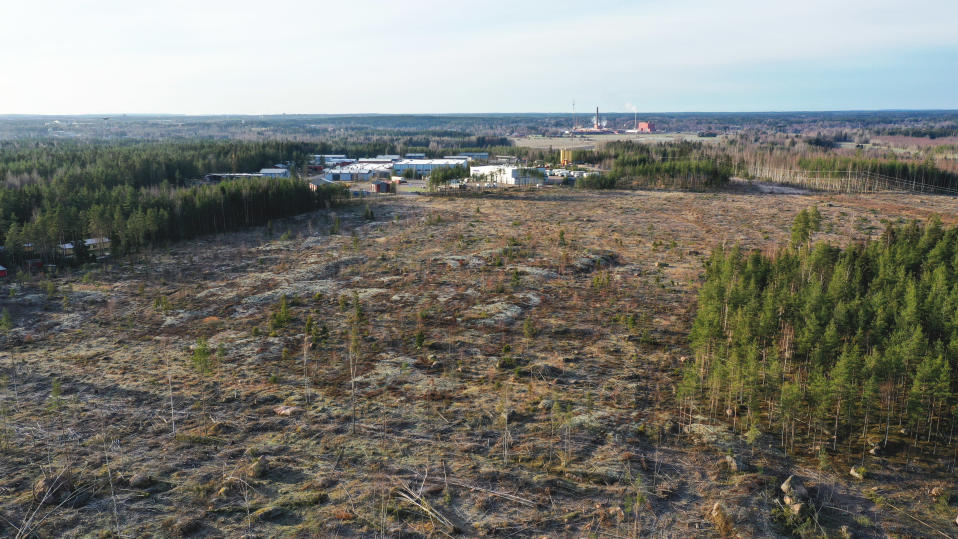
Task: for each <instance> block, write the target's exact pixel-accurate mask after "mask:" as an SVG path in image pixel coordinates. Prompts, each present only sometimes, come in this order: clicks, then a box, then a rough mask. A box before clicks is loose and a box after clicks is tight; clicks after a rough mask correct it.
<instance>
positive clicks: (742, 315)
mask: <svg viewBox="0 0 958 539" xmlns="http://www.w3.org/2000/svg"><path fill="white" fill-rule="evenodd" d="M820 222H821V217H820V215H819V212H818V210H817V209H815V208H812V209H810V210H803V211H802V212H801V213H800V214H799V215H798V218H797V219H796V220H795V223H794V225H793V228H792V239H791V244H790V245H788V246H787V247H784V248H782V249H781V250H779V251H778V252H776V253H774V254H772V255H768V254H763V253H760V252H752V253H746V252H742V250H740V249H739V248H737V247H732V248H729V249H722V248H719V249H717V250H715V251H714V252H713V253H712V256H711V258H710V259H709V261H708V262H707V266H706V267H707V269H706V277H705V283H704V284H703V286H702V288H701V291H700V294H699V301H698V311H697V315H696V318H695V322H694V325H693V329H692V332H691V336H690V339H691V344H692V348H693V350H694V352H695V362H694V365H692V366H690V367H688V368H687V369H686V371H685V377H684V380H683V381H682V383H681V386H680V390H679V395H680V403H681V404H680V405H681V406H682V407H683V410H684V411H685V412H686V414H687V417H689V416H690V415H692V414H704V415H707V416H708V417H710V418H716V417H722V418H726V419H727V420H728V421H730V422H731V423H732V425H733V426H734V428H736V429H738V430H739V431H742V432H749V431H753V432H760V431H764V432H773V433H776V434H777V435H778V437H779V438H780V442H781V444H782V446H783V447H785V448H786V449H787V450H788V451H792V452H796V451H807V450H811V451H813V452H820V453H824V452H829V453H841V454H845V455H847V456H853V455H854V456H856V458H857V457H861V458H862V460H863V461H864V459H865V454H866V452H867V451H882V450H883V449H884V448H885V446H886V445H887V444H888V443H889V439H894V440H901V441H903V442H904V443H906V444H907V446H908V451H909V455H911V454H912V452H914V451H915V450H916V449H921V450H922V451H925V452H928V453H937V454H941V453H942V452H944V453H945V454H946V455H947V456H948V457H950V458H952V459H953V458H954V448H955V444H954V440H953V437H954V434H955V433H954V428H955V425H956V423H958V401H956V399H955V391H956V389H958V376H956V374H958V228H944V227H942V226H941V224H940V223H939V222H938V221H932V222H930V223H928V224H927V225H925V226H920V225H919V224H916V223H911V224H907V225H899V226H895V225H888V227H887V229H886V230H885V231H884V233H883V234H882V236H881V238H880V239H879V240H877V241H870V242H865V243H855V244H852V245H849V246H847V247H845V248H844V249H840V248H837V247H834V246H831V245H828V244H825V243H812V242H811V241H810V240H811V237H812V235H813V234H814V232H815V231H816V230H817V229H818V228H819V226H820ZM876 448H877V449H876ZM915 454H917V452H915Z"/></svg>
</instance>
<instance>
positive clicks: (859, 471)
mask: <svg viewBox="0 0 958 539" xmlns="http://www.w3.org/2000/svg"><path fill="white" fill-rule="evenodd" d="M848 475H851V476H852V477H854V478H855V479H858V480H859V481H861V480H862V479H865V469H864V468H860V467H858V466H852V469H851V470H849V471H848Z"/></svg>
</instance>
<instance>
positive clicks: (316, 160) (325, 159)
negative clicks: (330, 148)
mask: <svg viewBox="0 0 958 539" xmlns="http://www.w3.org/2000/svg"><path fill="white" fill-rule="evenodd" d="M310 157H312V158H313V164H314V165H325V166H327V167H335V166H337V165H342V164H344V163H353V162H355V161H356V160H355V159H349V158H347V157H346V156H345V155H344V154H321V155H312V156H310Z"/></svg>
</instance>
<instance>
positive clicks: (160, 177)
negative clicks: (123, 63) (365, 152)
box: [0, 141, 342, 265]
mask: <svg viewBox="0 0 958 539" xmlns="http://www.w3.org/2000/svg"><path fill="white" fill-rule="evenodd" d="M323 149H326V147H325V146H323V145H317V144H311V143H297V142H282V141H272V142H249V143H244V142H215V141H193V142H166V143H119V144H117V143H114V144H110V143H94V144H83V143H56V142H51V141H46V142H41V141H34V142H24V141H20V142H18V143H16V144H13V143H10V144H5V145H4V146H2V147H0V177H2V178H4V179H5V181H4V182H2V183H0V245H4V246H5V247H6V248H5V251H4V253H3V258H4V260H5V261H6V262H7V263H9V264H11V265H17V264H19V263H21V262H22V260H23V258H25V257H36V256H43V257H47V258H51V257H52V258H56V256H57V249H56V246H57V245H60V244H63V243H67V242H71V241H76V240H79V239H82V238H89V237H107V238H110V239H111V240H112V250H113V251H114V252H117V253H126V252H131V251H135V250H137V249H139V248H142V247H144V246H148V245H156V244H160V243H163V242H167V241H172V240H178V239H185V238H192V237H195V236H198V235H202V234H208V233H213V232H223V231H226V230H231V229H235V228H238V227H244V226H251V225H257V224H263V223H265V222H266V221H268V220H270V219H275V218H279V217H285V216H289V215H294V214H297V213H302V212H306V211H311V210H313V209H316V208H319V207H326V206H327V205H328V204H330V203H332V202H335V201H336V199H338V198H339V197H340V196H342V193H341V191H340V190H339V189H337V188H334V187H329V188H323V189H319V190H317V191H315V192H314V191H311V190H310V188H309V187H308V185H307V184H306V183H305V182H303V181H301V180H298V179H289V178H288V179H267V178H253V179H242V180H232V181H226V182H223V183H220V184H218V185H194V184H193V183H192V182H190V180H191V179H194V178H197V177H201V176H202V175H203V174H206V173H208V172H247V171H258V170H259V169H260V168H261V167H268V166H271V165H272V164H275V163H284V162H289V163H293V164H295V163H304V162H305V161H306V159H307V154H309V153H311V152H313V151H316V150H323ZM25 245H29V247H25Z"/></svg>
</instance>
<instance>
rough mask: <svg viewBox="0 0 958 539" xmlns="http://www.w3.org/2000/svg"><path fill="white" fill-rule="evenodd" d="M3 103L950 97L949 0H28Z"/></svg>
mask: <svg viewBox="0 0 958 539" xmlns="http://www.w3.org/2000/svg"><path fill="white" fill-rule="evenodd" d="M0 67H2V70H3V71H2V73H3V77H2V79H3V80H0V114H81V113H120V112H126V113H183V114H230V113H245V114H271V113H283V112H286V113H375V112H378V113H443V112H564V111H567V110H569V108H570V107H571V102H572V99H573V98H574V99H575V100H576V104H577V108H579V109H580V110H583V111H584V110H586V109H589V108H592V107H594V106H596V105H598V106H599V107H601V108H602V110H606V111H627V110H630V109H631V107H632V106H633V105H632V104H634V106H635V107H636V108H637V109H638V110H639V111H644V112H665V111H755V110H835V109H887V108H912V109H914V108H951V109H958V0H910V1H907V2H905V1H900V0H898V1H891V0H801V1H794V2H793V1H789V2H785V1H780V0H721V1H718V0H713V1H705V0H670V1H660V0H636V1H625V0H589V1H587V2H581V1H580V2H574V1H571V0H558V1H522V0H510V1H505V0H486V1H483V2H479V1H473V0H462V1H453V2H449V1H446V2H439V1H436V0H421V1H417V0H407V1H380V0H351V1H346V2H344V1H335V2H333V1H328V0H318V1H317V0H312V1H307V0H269V1H263V0H259V1H255V2H254V1H247V0H230V1H225V0H222V1H221V0H190V1H184V0H168V1H157V2H150V3H145V2H137V1H131V0H122V1H121V0H87V1H79V0H70V1H52V0H31V1H29V2H27V1H19V2H14V1H12V0H11V1H3V2H2V5H0Z"/></svg>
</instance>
